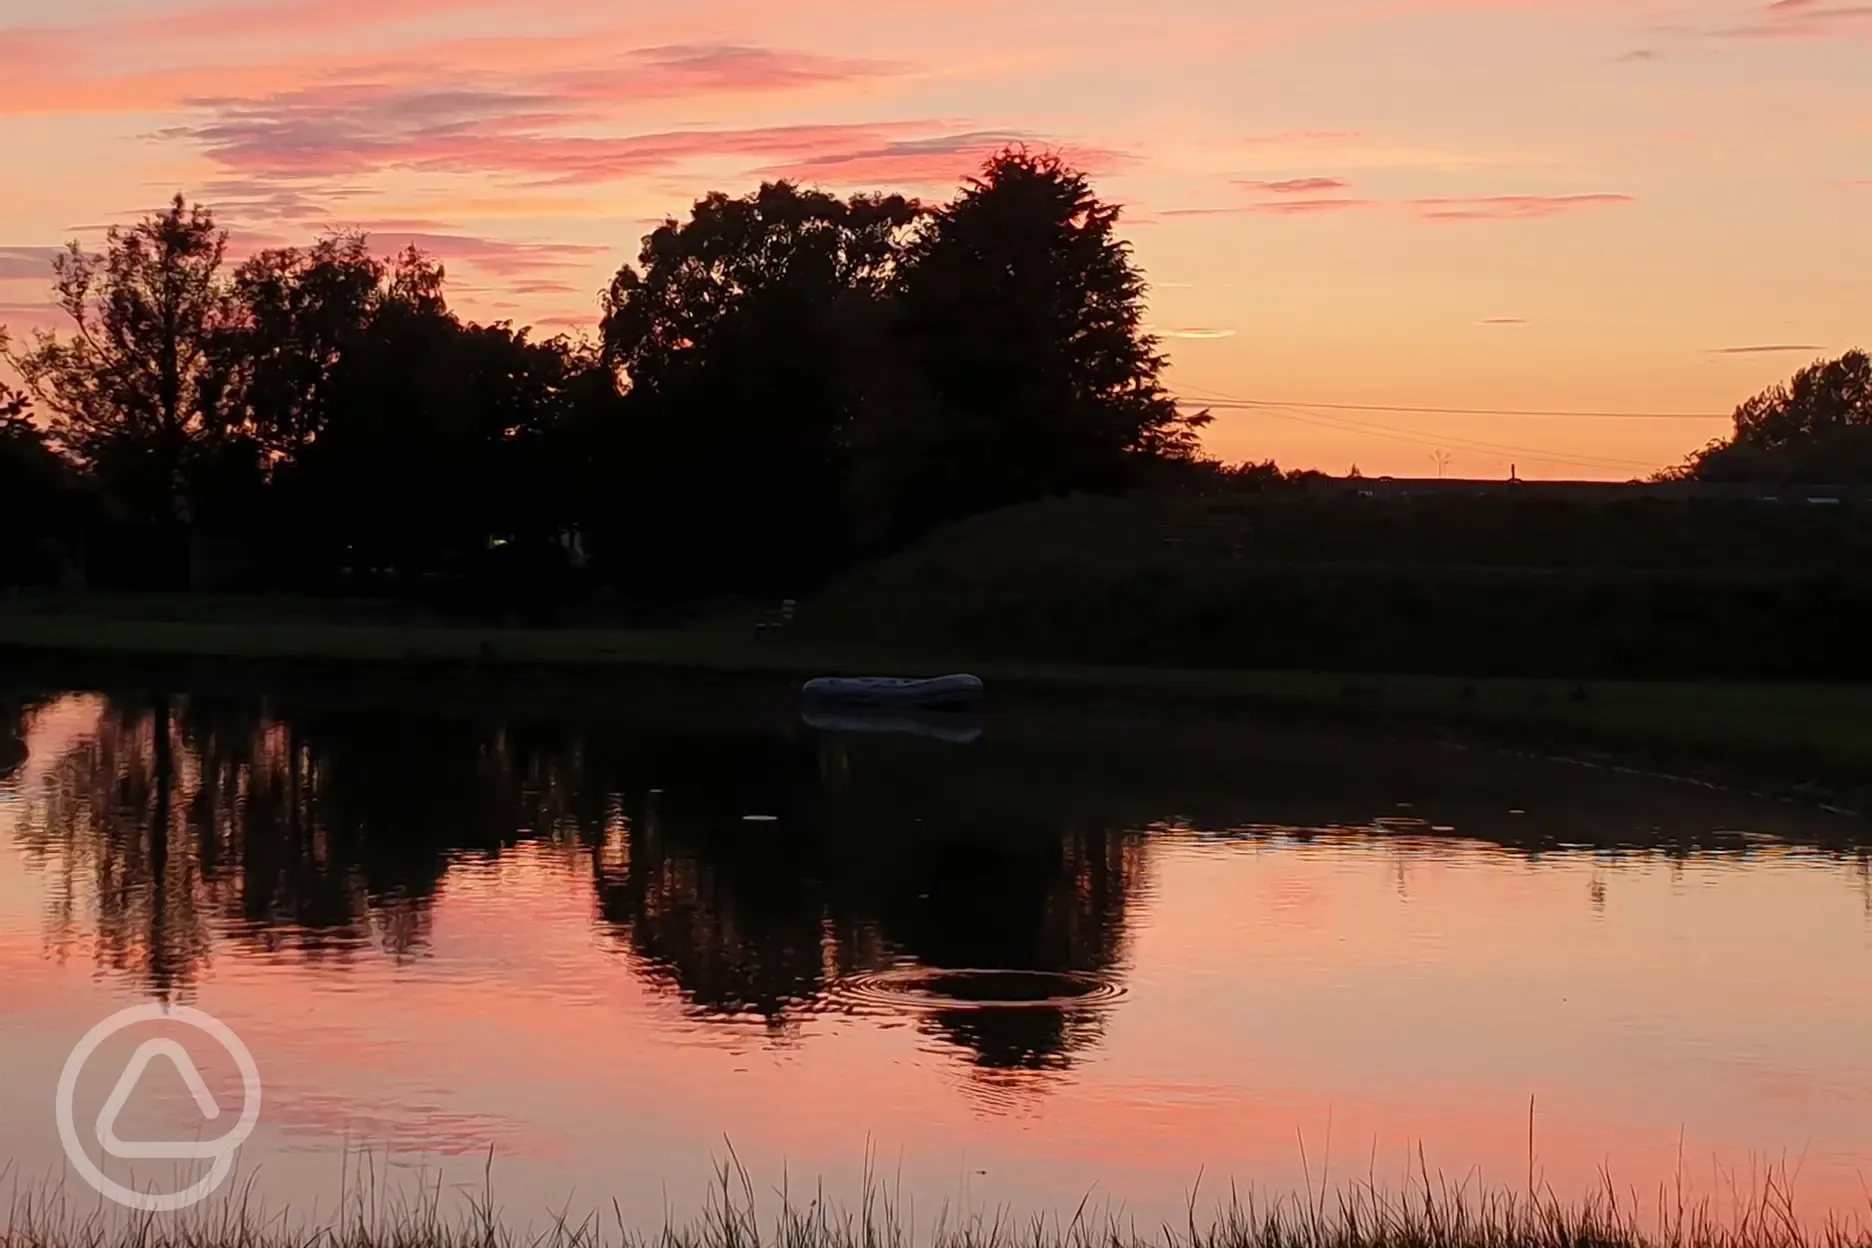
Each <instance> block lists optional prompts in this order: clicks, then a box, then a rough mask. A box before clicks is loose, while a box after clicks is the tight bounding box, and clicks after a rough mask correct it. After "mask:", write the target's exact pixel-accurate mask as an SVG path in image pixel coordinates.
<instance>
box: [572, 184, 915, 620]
mask: <svg viewBox="0 0 1872 1248" xmlns="http://www.w3.org/2000/svg"><path fill="white" fill-rule="evenodd" d="M919 211H920V210H919V209H918V207H917V205H916V204H915V203H913V202H911V201H909V200H906V199H904V198H902V197H901V196H858V197H855V198H852V199H850V200H840V199H837V198H835V197H833V196H831V195H827V194H824V193H822V192H818V191H802V190H799V189H798V188H796V187H794V186H792V185H790V184H788V183H785V182H775V183H768V184H765V185H763V186H762V187H761V188H760V189H759V190H758V191H756V192H754V193H753V194H751V195H747V196H744V197H742V198H739V199H730V198H729V197H728V196H726V195H723V194H720V193H716V194H712V195H710V196H708V197H707V198H706V199H703V200H700V201H698V202H697V203H696V204H695V206H694V208H693V209H692V210H691V212H690V215H689V219H688V221H686V222H682V223H678V222H676V221H674V220H670V221H666V222H665V223H664V224H663V225H662V226H661V227H660V228H659V229H657V230H656V231H655V232H654V233H653V234H651V235H649V236H648V237H647V238H645V240H644V244H643V250H642V253H641V255H640V257H639V263H640V265H641V272H640V271H639V270H638V269H636V268H632V267H631V266H629V265H626V266H624V268H622V269H621V270H620V271H619V272H618V275H617V277H616V279H615V280H614V281H613V282H612V284H611V288H610V290H609V291H608V292H607V293H606V296H605V301H604V309H605V316H604V324H603V337H604V350H605V357H606V359H607V361H609V362H610V364H611V365H612V366H613V367H614V368H616V369H618V370H620V372H621V373H622V374H623V376H624V378H625V379H626V381H627V384H628V390H629V400H630V401H629V403H628V404H627V405H626V409H625V411H626V418H625V422H624V424H623V425H622V427H621V429H620V437H621V438H622V439H623V445H622V446H619V447H616V448H614V450H615V454H614V456H612V458H614V459H616V460H619V461H621V462H622V463H623V464H625V465H626V466H627V468H628V470H629V472H630V480H631V482H632V488H631V490H630V492H629V494H628V496H627V499H626V501H627V502H628V503H630V504H633V505H634V506H633V510H632V511H630V512H628V513H627V514H626V515H624V516H623V517H620V518H619V519H620V520H621V522H622V523H621V524H620V525H619V526H618V527H620V528H621V529H623V530H624V533H623V534H622V535H621V540H622V541H623V543H624V544H625V545H626V546H627V547H629V548H630V549H632V550H633V551H634V552H635V553H636V559H635V561H634V562H635V564H636V570H637V572H638V574H639V575H640V576H641V575H642V574H644V573H646V572H647V573H649V574H650V575H652V576H655V577H658V578H660V579H663V580H665V581H668V582H678V583H679V582H682V581H684V580H691V581H692V580H694V579H695V578H696V577H697V575H698V574H703V575H706V576H708V577H710V578H711V579H715V580H717V582H718V583H720V584H725V585H729V586H733V585H737V584H739V585H744V586H745V585H753V584H772V583H775V582H781V583H784V582H786V581H787V579H788V578H790V577H797V576H800V575H808V576H810V575H812V574H813V573H816V572H819V571H823V570H825V569H826V568H827V567H830V566H835V565H836V563H837V561H838V560H839V558H840V557H841V555H842V554H843V553H844V548H845V546H846V545H847V542H848V535H849V531H850V507H849V479H850V471H851V447H852V431H853V428H854V426H855V425H856V424H857V422H858V420H859V413H860V409H861V408H862V407H863V405H864V404H865V403H866V402H867V399H868V397H869V395H868V390H869V389H870V387H868V386H867V384H866V375H867V373H868V371H869V369H870V368H871V366H872V364H873V362H874V359H875V352H876V349H877V347H878V345H879V343H878V341H877V338H878V335H879V334H880V332H881V328H882V326H881V321H880V316H879V308H880V305H881V303H882V301H883V299H884V298H885V296H886V294H887V292H888V290H889V288H890V285H891V283H892V280H893V278H894V276H895V271H896V267H897V264H898V259H899V256H900V251H901V245H902V239H903V236H904V232H905V231H906V229H907V228H908V227H910V226H911V224H912V223H913V222H914V221H915V220H916V219H917V216H918V214H919Z"/></svg>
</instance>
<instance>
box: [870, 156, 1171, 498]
mask: <svg viewBox="0 0 1872 1248" xmlns="http://www.w3.org/2000/svg"><path fill="white" fill-rule="evenodd" d="M1119 213H1120V209H1119V208H1118V206H1117V205H1114V204H1107V203H1105V202H1104V201H1102V200H1100V199H1099V198H1098V196H1097V195H1095V194H1094V193H1093V191H1092V187H1091V184H1090V182H1089V181H1088V180H1087V178H1086V176H1085V174H1083V173H1081V172H1080V171H1078V170H1076V169H1073V168H1071V167H1070V166H1068V165H1067V164H1066V163H1064V162H1063V161H1062V160H1061V159H1060V158H1058V157H1057V156H1053V155H1048V154H1035V153H1031V152H1027V151H1024V150H1020V149H1012V148H1011V149H1008V150H1005V151H1002V152H1001V153H999V154H997V155H996V156H994V157H992V158H991V159H990V160H989V161H988V162H987V165H986V166H985V167H984V169H983V170H982V173H981V175H980V176H979V177H976V178H972V179H970V181H969V183H968V185H967V187H966V188H965V189H964V190H963V192H962V194H961V195H960V196H959V197H958V198H957V199H956V200H955V201H954V202H952V203H950V204H948V205H947V206H945V207H943V208H941V209H939V210H937V211H936V212H935V213H934V215H933V216H932V217H931V218H930V220H929V223H928V228H927V229H926V230H925V231H923V232H922V234H921V235H920V236H919V237H918V238H917V240H916V241H915V242H914V243H913V244H912V245H911V247H910V250H909V253H908V255H907V256H906V257H905V260H904V263H903V276H902V284H901V300H902V332H903V334H904V337H905V341H906V343H907V346H908V349H909V352H910V355H911V357H912V359H913V360H914V362H915V365H916V367H917V369H918V371H919V373H920V375H921V376H922V378H923V379H924V382H925V384H926V385H927V386H928V387H929V389H930V391H931V392H932V393H933V394H934V395H935V396H936V398H937V399H938V404H937V418H936V419H935V420H934V421H933V422H929V423H925V424H923V425H922V426H920V427H917V428H913V429H909V430H905V431H903V436H902V437H901V438H900V439H899V444H900V445H899V449H898V455H897V459H898V462H899V464H900V465H901V469H902V474H901V486H900V488H901V489H902V490H903V491H904V492H905V494H906V495H907V497H906V499H905V505H906V507H907V511H906V514H905V515H904V517H903V519H904V521H905V523H906V524H907V526H908V527H910V528H911V529H915V528H920V527H924V526H926V525H928V524H929V523H931V522H934V521H937V520H941V519H945V518H947V517H949V516H953V515H961V514H967V513H969V512H973V511H979V510H983V509H985V508H988V507H993V506H997V505H1000V504H1003V503H1008V502H1013V501H1017V500H1020V499H1025V498H1032V497H1036V496H1040V495H1044V494H1049V493H1057V492H1062V491H1069V490H1079V489H1107V488H1114V487H1121V486H1123V485H1125V484H1128V483H1129V482H1130V481H1132V480H1133V479H1134V473H1133V469H1134V467H1135V464H1136V461H1138V460H1140V459H1151V458H1187V457H1189V456H1191V455H1193V454H1194V453H1195V450H1196V446H1197V442H1196V431H1197V429H1198V428H1199V427H1200V426H1201V424H1203V423H1204V422H1205V421H1206V420H1207V417H1206V416H1196V417H1185V416H1183V415H1182V414H1180V413H1179V412H1178V410H1177V406H1176V403H1175V401H1174V400H1173V399H1172V398H1171V397H1170V395H1168V394H1167V393H1165V391H1164V389H1163V387H1162V385H1161V384H1160V374H1161V371H1162V369H1163V365H1164V362H1165V361H1164V357H1163V355H1162V354H1161V353H1159V351H1158V350H1157V340H1156V339H1155V338H1153V337H1152V336H1151V335H1149V334H1146V333H1145V332H1144V331H1143V328H1142V325H1143V317H1144V292H1145V283H1144V279H1143V276H1142V275H1141V274H1140V273H1139V272H1138V270H1137V269H1136V267H1135V266H1134V265H1133V264H1132V262H1131V254H1130V247H1129V245H1128V244H1126V243H1125V242H1124V241H1123V240H1121V239H1119V238H1118V237H1117V234H1116V227H1117V223H1118V219H1119Z"/></svg>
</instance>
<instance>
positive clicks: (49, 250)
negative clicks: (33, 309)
mask: <svg viewBox="0 0 1872 1248" xmlns="http://www.w3.org/2000/svg"><path fill="white" fill-rule="evenodd" d="M63 250H64V248H62V247H0V281H6V280H10V279H20V278H40V279H43V280H45V281H46V282H50V281H51V280H52V260H53V257H55V256H57V255H58V254H59V253H60V252H61V251H63Z"/></svg>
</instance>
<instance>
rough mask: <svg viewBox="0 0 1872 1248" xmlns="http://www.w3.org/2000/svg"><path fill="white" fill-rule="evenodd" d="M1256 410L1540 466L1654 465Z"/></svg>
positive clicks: (1338, 418) (1624, 467)
mask: <svg viewBox="0 0 1872 1248" xmlns="http://www.w3.org/2000/svg"><path fill="white" fill-rule="evenodd" d="M1255 410H1257V411H1261V412H1265V413H1266V414H1267V415H1270V416H1276V417H1279V418H1281V419H1283V420H1293V421H1297V422H1299V423H1301V424H1307V425H1312V426H1314V427H1316V428H1320V429H1332V430H1336V431H1337V432H1340V433H1359V434H1364V435H1366V436H1369V437H1378V438H1385V439H1387V440H1390V441H1394V442H1406V443H1411V444H1413V445H1417V446H1426V447H1449V446H1453V447H1455V448H1456V449H1457V450H1463V451H1473V452H1480V453H1484V454H1489V455H1500V456H1502V457H1504V458H1507V457H1514V456H1518V457H1520V458H1523V459H1530V460H1534V461H1535V462H1538V463H1548V464H1561V465H1566V466H1569V467H1575V468H1592V469H1597V470H1599V471H1606V470H1608V469H1622V470H1629V469H1633V468H1637V469H1640V470H1645V469H1650V468H1652V467H1655V465H1653V464H1650V463H1647V462H1644V461H1640V460H1635V459H1615V458H1611V457H1609V456H1604V455H1581V454H1568V453H1567V452H1565V451H1550V450H1544V449H1542V448H1540V447H1533V446H1518V445H1513V444H1510V443H1504V442H1485V441H1481V440H1480V439H1476V438H1463V437H1451V436H1449V435H1443V434H1438V435H1434V439H1433V438H1430V437H1425V436H1423V434H1422V433H1421V432H1420V431H1411V430H1404V429H1398V428H1395V427H1393V426H1390V425H1379V424H1373V423H1371V422H1369V421H1362V420H1354V419H1352V418H1351V417H1346V416H1321V415H1319V414H1317V413H1313V412H1304V411H1298V410H1295V409H1290V408H1276V407H1272V406H1267V407H1259V408H1256V409H1255Z"/></svg>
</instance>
